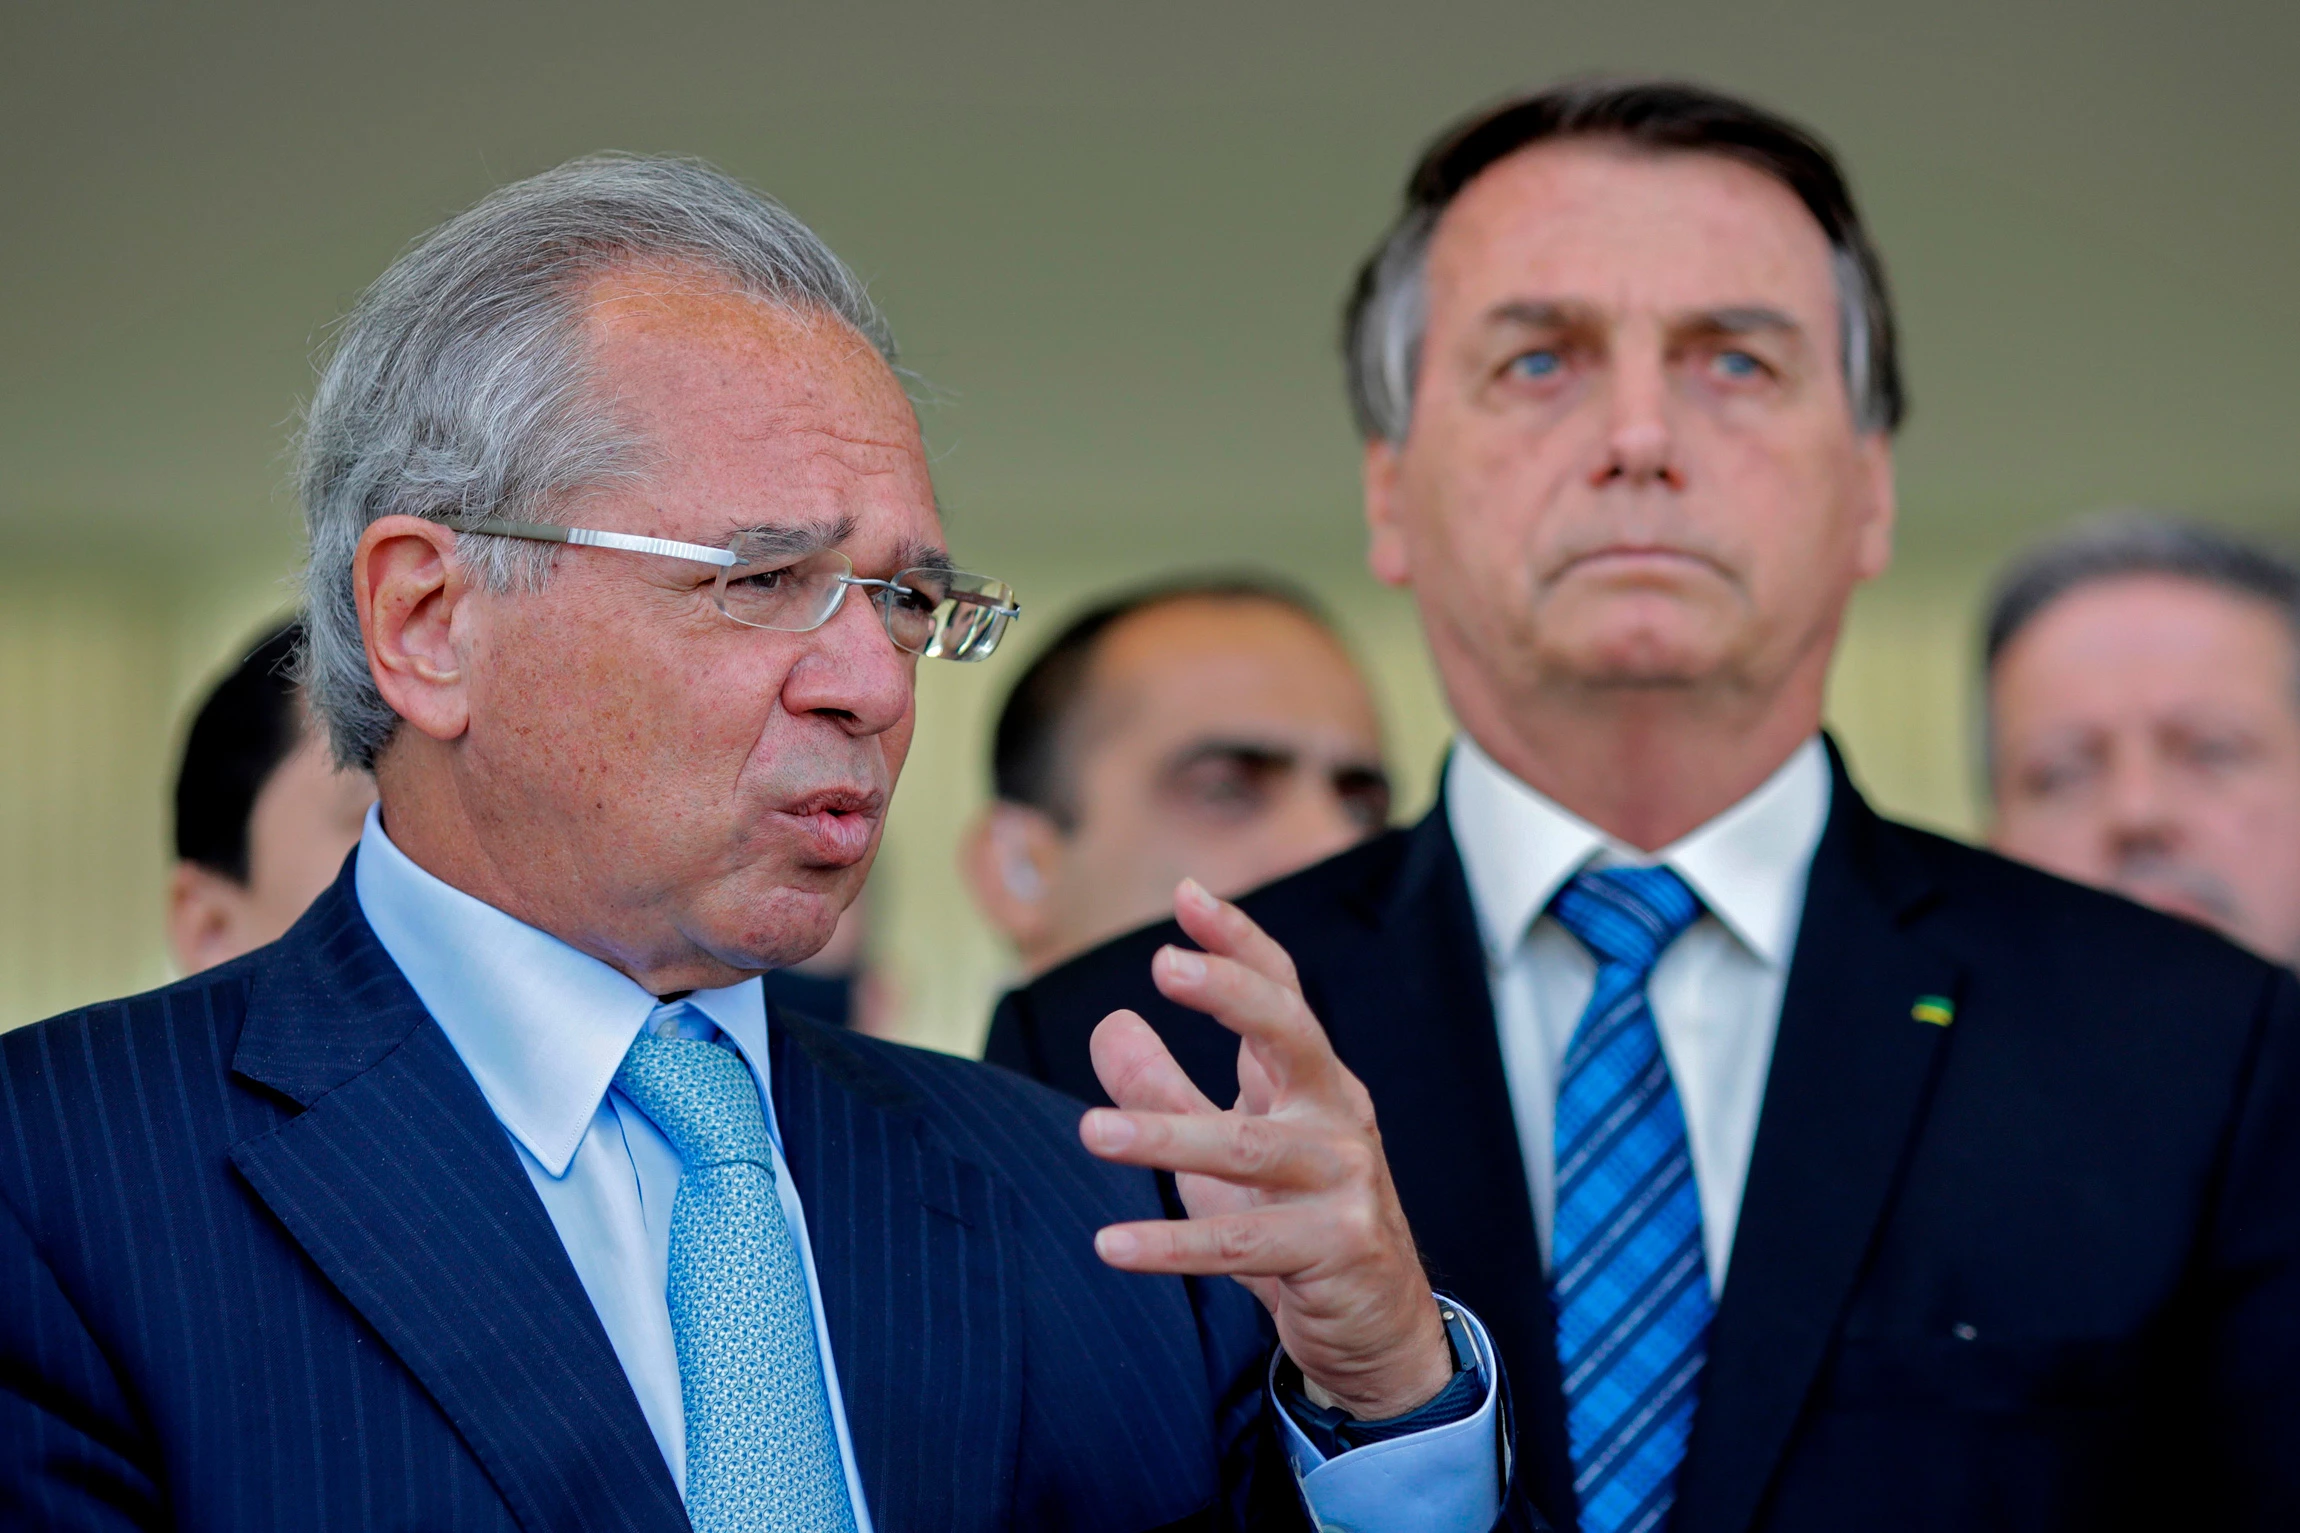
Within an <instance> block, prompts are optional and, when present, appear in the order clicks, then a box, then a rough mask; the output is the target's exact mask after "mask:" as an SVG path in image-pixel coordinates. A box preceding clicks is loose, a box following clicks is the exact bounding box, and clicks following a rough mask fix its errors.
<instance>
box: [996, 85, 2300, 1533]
mask: <svg viewBox="0 0 2300 1533" xmlns="http://www.w3.org/2000/svg"><path fill="white" fill-rule="evenodd" d="M1344 334H1345V337H1346V360H1347V365H1348V368H1349V379H1350V393H1351V401H1352V403H1353V405H1354V407H1355V409H1356V414H1357V419H1358V424H1359V427H1360V430H1361V433H1362V435H1363V437H1364V442H1365V447H1364V459H1363V466H1364V478H1365V502H1366V518H1367V523H1368V526H1369V530H1370V533H1371V540H1370V549H1369V563H1370V564H1371V567H1372V569H1373V571H1374V573H1375V575H1376V576H1377V577H1379V578H1381V579H1382V580H1384V581H1387V582H1389V583H1392V584H1395V585H1401V586H1409V587H1410V588H1411V589H1412V591H1413V593H1414V597H1415V599H1416V602H1417V604H1418V605H1419V607H1420V610H1421V619H1422V628H1423V632H1424V633H1425V635H1426V636H1427V638H1428V641H1429V645H1430V650H1431V654H1432V657H1433V659H1434V660H1435V661H1436V665H1437V670H1438V674H1439V676H1440V678H1441V680H1442V681H1443V683H1444V686H1445V690H1446V697H1447V701H1448V702H1449V703H1450V705H1451V707H1452V711H1453V715H1454V717H1455V719H1456V720H1458V721H1459V724H1460V728H1461V735H1460V737H1459V739H1458V740H1457V742H1456V746H1455V749H1454V751H1453V754H1452V757H1451V759H1450V761H1449V762H1448V764H1447V768H1446V773H1445V779H1444V793H1443V797H1442V799H1441V801H1440V802H1439V804H1438V805H1437V807H1436V809H1435V810H1434V811H1433V812H1432V813H1431V814H1430V815H1429V817H1428V818H1427V819H1425V820H1423V821H1422V822H1421V824H1420V825H1418V826H1416V827H1414V828H1413V829H1411V830H1403V831H1398V832H1393V833H1392V834H1390V835H1386V836H1381V837H1377V838H1376V839H1374V840H1373V841H1370V842H1368V843H1367V844H1366V845H1365V846H1363V847H1359V848H1356V849H1353V850H1351V851H1348V852H1345V853H1343V854H1341V855H1340V856H1338V857H1335V858H1332V859H1330V860H1329V861H1327V862H1324V863H1322V864H1320V865H1318V866H1317V867H1315V868H1312V869H1309V870H1307V871H1305V872H1303V873H1300V874H1297V875H1295V876H1294V877H1292V878H1289V879H1285V880H1282V881H1280V882H1278V883H1276V884H1273V885H1271V886H1269V887H1268V888H1265V889H1262V890H1260V891H1258V892H1257V893H1255V894H1253V895H1250V896H1248V897H1247V898H1246V899H1245V901H1244V902H1243V904H1244V907H1245V909H1246V910H1247V912H1248V913H1249V914H1250V915H1252V916H1253V917H1254V919H1255V920H1257V921H1258V922H1260V923H1261V924H1262V925H1263V927H1264V929H1265V930H1267V931H1268V932H1269V933H1270V935H1271V936H1272V937H1274V938H1275V939H1277V941H1278V942H1279V943H1281V944H1282V945H1283V946H1284V947H1285V949H1286V950H1287V952H1288V953H1289V954H1290V955H1291V956H1292V959H1293V962H1294V965H1295V968H1296V972H1297V973H1298V975H1299V977H1300V981H1301V985H1302V990H1303V995H1304V998H1305V1001H1306V1003H1307V1005H1308V1006H1309V1007H1310V1009H1311V1011H1312V1012H1313V1013H1314V1014H1315V1015H1316V1016H1317V1017H1318V1018H1319V1020H1320V1021H1321V1022H1322V1023H1323V1024H1324V1025H1325V1026H1326V1027H1327V1029H1328V1030H1329V1032H1330V1033H1331V1034H1332V1036H1333V1039H1334V1047H1335V1052H1336V1054H1337V1055H1338V1056H1339V1057H1340V1058H1341V1059H1342V1060H1343V1062H1344V1063H1345V1064H1346V1065H1348V1067H1349V1068H1350V1069H1351V1070H1352V1071H1353V1072H1355V1073H1356V1074H1357V1075H1358V1077H1359V1078H1360V1079H1361V1080H1363V1081H1364V1082H1365V1083H1366V1086H1367V1089H1368V1091H1369V1092H1370V1093H1371V1095H1372V1099H1373V1104H1374V1107H1375V1109H1376V1110H1377V1111H1378V1113H1379V1115H1380V1120H1381V1125H1382V1141H1383V1146H1384V1149H1385V1150H1386V1151H1387V1153H1388V1156H1389V1160H1390V1165H1391V1167H1392V1169H1393V1171H1394V1173H1395V1175H1396V1178H1397V1185H1398V1191H1399V1195H1400V1197H1401V1199H1402V1200H1403V1202H1404V1204H1405V1209H1406V1213H1407V1216H1408V1218H1409V1219H1410V1220H1411V1221H1412V1223H1413V1227H1414V1232H1415V1235H1416V1236H1417V1237H1418V1239H1419V1240H1420V1242H1421V1246H1422V1250H1423V1253H1424V1257H1425V1259H1426V1260H1427V1261H1428V1263H1429V1265H1430V1268H1431V1270H1432V1272H1433V1273H1435V1274H1437V1276H1438V1280H1439V1281H1440V1282H1442V1283H1445V1284H1448V1285H1450V1287H1451V1289H1452V1291H1453V1292H1455V1293H1458V1294H1459V1295H1460V1296H1461V1297H1462V1298H1463V1299H1464V1300H1465V1301H1467V1302H1469V1303H1470V1304H1473V1305H1475V1306H1476V1307H1477V1308H1478V1312H1479V1313H1480V1314H1481V1315H1482V1316H1483V1317H1484V1318H1485V1319H1486V1320H1487V1321H1488V1322H1489V1323H1490V1324H1491V1325H1492V1327H1493V1331H1494V1336H1495V1339H1496V1340H1497V1341H1498V1342H1499V1344H1500V1346H1501V1349H1502V1353H1503V1356H1504V1358H1505V1360H1506V1362H1507V1365H1508V1368H1509V1372H1510V1378H1511V1382H1512V1385H1513V1389H1514V1395H1515V1399H1516V1402H1517V1406H1518V1410H1519V1413H1520V1418H1521V1419H1522V1420H1523V1421H1524V1423H1525V1426H1526V1439H1527V1447H1526V1457H1527V1459H1528V1461H1529V1464H1528V1467H1529V1472H1530V1473H1531V1475H1532V1476H1533V1478H1534V1480H1535V1483H1536V1487H1537V1495H1538V1496H1539V1498H1540V1500H1541V1504H1542V1506H1543V1508H1544V1510H1545V1511H1547V1512H1548V1513H1549V1514H1550V1515H1551V1517H1552V1519H1553V1520H1555V1521H1557V1522H1558V1523H1560V1524H1561V1525H1570V1526H1572V1527H1576V1528H1578V1529H1579V1530H1580V1533H1633V1530H1634V1533H1651V1530H1654V1529H1657V1528H1661V1527H1664V1526H1666V1527H1667V1528H1668V1529H1669V1530H1670V1533H1750V1530H1753V1529H1755V1530H1763V1533H1842V1530H1845V1529H1861V1530H1863V1533H1889V1530H1899V1529H1907V1530H1919V1529H1921V1530H1925V1533H1935V1530H1937V1533H1970V1530H1976V1529H1996V1528H2002V1529H2022V1530H2067V1533H2099V1530H2102V1529H2107V1528H2146V1527H2211V1528H2239V1527H2241V1528H2260V1529H2268V1528H2275V1529H2290V1528H2293V1527H2300V1459H2296V1458H2295V1455H2294V1454H2293V1452H2292V1446H2293V1444H2294V1443H2295V1442H2300V986H2296V985H2295V984H2294V981H2293V977H2292V975H2290V974H2289V973H2286V972H2284V971H2281V970H2277V969H2274V968H2271V967H2270V966H2268V965H2265V964H2262V963H2260V962H2259V961H2258V960H2257V959H2254V958H2252V957H2251V956H2249V955H2247V954H2244V953H2240V952H2238V951H2236V950H2235V949H2233V948H2231V947H2230V946H2229V945H2228V944H2227V943H2225V942H2222V941H2220V940H2219V939H2217V938H2215V937H2212V936H2210V935H2208V934H2206V933H2202V932H2199V931H2196V930H2195V929H2193V928H2192V927H2189V926H2187V925H2185V924H2184V923H2181V922H2177V921H2172V920H2168V919H2166V918H2165V917H2163V916H2161V915H2159V914H2157V913H2156V912H2154V911H2149V910H2143V909H2141V908H2139V907H2137V906H2134V905H2132V904H2130V903H2129V902H2127V901H2123V900H2118V899H2113V898H2110V897H2107V896H2104V895H2101V894H2099V893H2098V892H2096V891H2094V890H2090V889H2083V888H2078V887H2076V886H2073V885H2070V884H2067V883H2064V882H2061V881H2059V880H2056V879H2051V878H2047V877H2045V876H2043V875H2041V874H2039V873H2037V872H2036V871H2035V870H2034V869H2031V868H2026V867H2023V866H2020V865H2019V864H2017V863H2013V862H2009V861H2006V860H2004V859H2002V858H1998V857H1995V856H1992V855H1990V854H1988V853H1986V852H1981V851H1977V850H1974V849H1973V848H1970V847H1965V846H1960V845H1957V844H1954V843H1952V842H1948V841H1945V840H1943V839H1941V838H1939V837H1936V836H1931V835H1927V834H1925V833H1923V832H1921V831H1917V830H1913V829H1911V828H1909V827H1906V826H1901V825H1896V824H1893V823H1892V822H1890V821H1888V820H1885V819H1883V818H1881V817H1880V816H1878V815H1877V814H1876V813H1875V812H1874V811H1873V810H1871V809H1870V807H1869V806H1868V805H1867V804H1866V803H1865V802H1864V801H1863V800H1862V797H1861V795H1860V793H1859V791H1858V790H1857V789H1856V788H1855V786H1854V784H1853V781H1852V778H1851V776H1850V774H1849V773H1848V772H1847V770H1846V768H1845V764H1844V762H1843V760H1842V759H1841V758H1840V757H1839V756H1838V755H1837V754H1836V753H1835V752H1834V751H1833V750H1831V749H1830V747H1829V745H1828V742H1827V741H1826V739H1825V738H1824V736H1823V735H1822V732H1821V711H1822V698H1823V694H1824V689H1825V682H1826V680H1827V676H1828V670H1829V660H1830V656H1831V652H1832V651H1833V649H1834V648H1835V644H1836V640H1837V636H1838V633H1839V630H1840V628H1841V626H1842V623H1843V620H1844V613H1845V607H1846V603H1847V602H1848V600H1849V599H1850V598H1851V596H1852V593H1853V591H1854V590H1855V588H1856V587H1858V586H1859V585H1860V584H1861V583H1862V582H1863V581H1865V580H1868V579H1870V578H1872V577H1874V576H1876V575H1877V574H1879V573H1880V572H1881V571H1882V570H1883V569H1884V568H1885V567H1886V564H1887V562H1888V561H1889V558H1890V556H1891V551H1892V537H1893V526H1894V515H1895V495H1894V486H1893V436H1894V432H1895V431H1896V429H1897V428H1898V426H1899V424H1900V421H1901V416H1902V411H1903V398H1902V392H1901V386H1900V375H1899V370H1898V361H1897V358H1896V342H1895V331H1894V323H1893V314H1892V307H1891V304H1890V301H1889V298H1888V296H1887V290H1886V286H1885V280H1884V269H1883V265H1882V262H1881V261H1880V260H1879V258H1878V256H1877V253H1876V251H1875V249H1874V248H1873V246H1872V245H1871V244H1870V241H1869V238H1868V235H1867V233H1866V232H1865V230H1864V229H1863V226H1862V223H1861V219H1860V216H1859V214H1858V212H1857V211H1856V209H1855V206H1854V203H1853V199H1852V194H1851V191H1850V189H1849V188H1848V187H1847V185H1846V184H1845V181H1844V178H1843V174H1842V172H1841V171H1840V170H1839V168H1838V166H1837V164H1836V163H1835V161H1834V159H1833V157H1832V156H1831V155H1830V153H1829V151H1828V149H1827V148H1826V147H1825V146H1824V145H1822V144H1821V143H1820V142H1818V141H1817V140H1816V139H1815V138H1814V137H1813V136H1812V135H1811V134H1810V133H1808V132H1807V131H1805V130H1804V129H1802V128H1800V127H1798V126H1797V125H1795V124H1794V123H1790V122H1786V121H1784V120H1783V119H1781V118H1779V117H1777V116H1775V115H1773V114H1772V113H1769V112H1767V111H1764V110H1763V109H1761V108H1758V107H1756V106H1753V105H1751V104H1750V103H1748V102H1745V101H1738V100H1735V99H1733V98H1731V97H1729V96H1725V95H1722V94H1720V93H1718V92H1715V91H1711V90H1708V89H1705V88H1703V87H1700V86H1693V85H1685V84H1680V83H1675V82H1660V81H1626V82H1624V81H1605V80H1599V81H1586V82H1580V83H1576V84H1571V85H1565V86H1560V87H1558V88H1557V89H1554V90H1551V91H1548V92H1545V93H1543V94H1541V95H1538V96H1533V97H1528V98H1524V99H1520V100H1516V101H1511V102H1507V103H1504V104H1502V105H1500V106H1498V107H1495V108H1493V109H1491V110H1489V111H1485V112H1481V113H1478V114H1476V115H1475V116H1473V117H1471V118H1469V119H1467V120H1465V121H1463V122H1461V123H1458V124H1456V125H1455V126H1453V127H1452V128H1450V129H1449V130H1447V131H1446V132H1445V133H1444V134H1442V135H1441V136H1440V137H1439V138H1438V139H1437V140H1436V142H1435V143H1433V144H1432V145H1431V147H1430V149H1429V151H1428V152H1427V154H1426V155H1425V156H1424V157H1423V159H1422V161H1421V163H1420V164H1419V165H1418V166H1417V167H1416V168H1415V170H1414V172H1413V174H1412V176H1411V177H1410V179H1409V181H1408V184H1407V191H1406V197H1405V202H1404V206H1403V207H1402V208H1401V209H1400V210H1399V214H1398V217H1397V220H1396V222H1395V223H1393V224H1392V226H1391V228H1390V230H1389V232H1388V233H1387V234H1386V236H1385V237H1384V238H1383V240H1382V242H1381V243H1380V245H1379V246H1378V247H1377V248H1376V249H1375V251H1374V252H1373V253H1372V255H1371V256H1370V257H1369V258H1368V259H1367V261H1366V262H1365V264H1364V266H1363V267H1362V268H1361V272H1360V276H1359V281H1358V285H1357V288H1356V290H1355V293H1354V295H1353V297H1352V299H1351V302H1350V305H1349V309H1348V313H1347V318H1346V325H1345V331H1344ZM1174 940H1176V928H1175V927H1173V926H1171V925H1167V926H1160V927H1153V928H1151V929H1149V930H1148V931H1145V932H1142V933H1138V934H1136V935H1134V936H1131V937H1126V938H1122V939H1120V940H1119V941H1117V942H1114V943H1111V944H1110V945H1108V946H1106V947H1103V948H1101V949H1098V950H1096V951H1094V952H1092V953H1088V954H1086V955H1084V956H1082V957H1080V958H1078V959H1076V960H1074V961H1073V962H1071V963H1069V964H1065V965H1063V966H1062V967H1060V968H1058V969H1055V970H1053V971H1052V972H1050V973H1048V974H1045V975H1043V976H1041V977H1040V978H1039V979H1038V980H1037V981H1035V982H1034V983H1032V984H1031V985H1029V986H1028V987H1026V988H1025V989H1023V990H1020V991H1017V992H1015V993H1014V994H1013V995H1011V996H1009V997H1008V998H1007V1000H1006V1002H1005V1003H1004V1005H1003V1006H1002V1008H1001V1011H1000V1014H999V1016H998V1018H997V1021H996V1022H995V1024H994V1025H993V1029H992V1034H991V1039H990V1049H989V1057H990V1058H992V1059H994V1060H998V1061H1001V1062H1006V1063H1011V1064H1013V1065H1015V1066H1017V1067H1019V1068H1022V1069H1025V1070H1030V1071H1034V1072H1035V1073H1037V1074H1038V1075H1039V1076H1040V1078H1042V1079H1045V1080H1047V1081H1049V1082H1051V1083H1053V1084H1056V1085H1060V1086H1064V1087H1066V1088H1068V1089H1070V1090H1072V1091H1074V1092H1079V1093H1083V1094H1086V1095H1088V1096H1089V1097H1090V1098H1091V1097H1094V1096H1097V1095H1098V1094H1099V1088H1098V1087H1097V1085H1096V1082H1095V1079H1094V1077H1093V1074H1092V1071H1091V1064H1090V1054H1091V1050H1090V1046H1089V1041H1088V1038H1089V1032H1090V1030H1091V1029H1092V1028H1093V1026H1094V1025H1095V1023H1096V1022H1097V1021H1098V1020H1099V1019H1100V1018H1101V1017H1102V1015H1103V1013H1104V1012H1106V1011H1107V1010H1108V1009H1109V1007H1110V1006H1112V1005H1113V1004H1117V1003H1123V1004H1126V1005H1129V1006H1132V1007H1133V1008H1135V1009H1136V1010H1137V1011H1139V1012H1140V1013H1141V1014H1142V1016H1143V1017H1144V1018H1145V1019H1147V1020H1148V1021H1149V1022H1150V1023H1151V1025H1152V1026H1153V1027H1155V1028H1156V1029H1157V1030H1158V1032H1159V1033H1160V1035H1161V1036H1162V1037H1164V1038H1165V1039H1166V1040H1167V1041H1168V1044H1169V1046H1170V1047H1171V1048H1172V1050H1173V1052H1174V1054H1175V1057H1176V1058H1177V1059H1178V1060H1179V1061H1180V1062H1181V1063H1182V1065H1183V1066H1184V1068H1186V1069H1188V1070H1190V1071H1191V1072H1192V1073H1193V1075H1194V1076H1195V1077H1196V1078H1197V1079H1199V1080H1200V1081H1201V1082H1202V1083H1204V1085H1205V1086H1207V1087H1212V1088H1218V1087H1219V1086H1220V1084H1221V1081H1222V1079H1223V1077H1224V1075H1225V1074H1227V1073H1231V1072H1234V1070H1235V1068H1236V1059H1237V1045H1236V1043H1235V1041H1234V1040H1232V1039H1230V1038H1228V1037H1227V1036H1226V1035H1224V1034H1222V1033H1221V1031H1220V1030H1219V1029H1217V1028H1214V1027H1211V1026H1208V1025H1206V1024H1205V1023H1204V1022H1203V1021H1202V1020H1201V1019H1193V1018H1192V1017H1191V1016H1190V1015H1189V1014H1187V1013H1186V1012H1184V1011H1183V1010H1182V1009H1181V1008H1179V1007H1176V1006H1175V1005H1173V1004H1172V1002H1171V1001H1169V1000H1167V999H1166V998H1165V997H1163V996H1161V995H1159V994H1158V993H1156V992H1155V991H1154V990H1153V989H1152V988H1151V987H1150V986H1148V985H1146V984H1144V983H1143V982H1142V981H1141V979H1140V977H1139V975H1140V971H1141V967H1142V965H1143V963H1144V962H1145V961H1146V960H1147V959H1148V957H1149V955H1150V954H1151V953H1152V952H1153V951H1155V950H1157V949H1158V948H1159V947H1160V946H1161V944H1164V943H1168V942H1172V941H1174Z"/></svg>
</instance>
